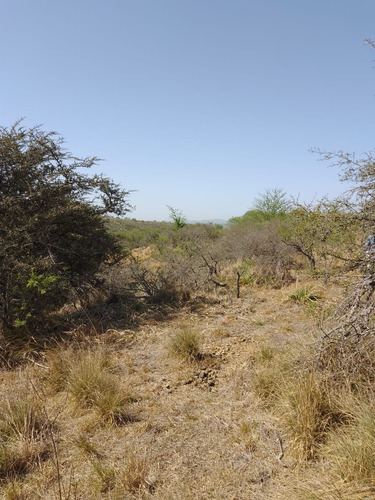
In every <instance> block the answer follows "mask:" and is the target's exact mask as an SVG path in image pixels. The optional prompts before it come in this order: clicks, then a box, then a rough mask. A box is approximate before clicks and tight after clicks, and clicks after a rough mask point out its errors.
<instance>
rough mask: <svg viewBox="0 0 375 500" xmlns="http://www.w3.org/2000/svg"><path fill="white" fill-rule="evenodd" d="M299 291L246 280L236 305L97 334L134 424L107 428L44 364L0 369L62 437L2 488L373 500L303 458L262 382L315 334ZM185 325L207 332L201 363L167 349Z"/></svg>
mask: <svg viewBox="0 0 375 500" xmlns="http://www.w3.org/2000/svg"><path fill="white" fill-rule="evenodd" d="M314 287H315V289H317V291H318V292H319V294H320V295H321V297H322V303H323V304H324V305H325V306H327V305H329V304H330V300H332V297H333V298H335V299H338V292H337V288H335V287H333V285H332V287H331V288H330V287H325V288H323V287H322V286H320V287H319V285H316V284H314ZM319 288H320V289H319ZM295 289H296V285H295V284H294V285H291V286H289V287H285V288H283V289H280V290H271V289H252V288H249V289H247V290H243V297H242V298H240V299H233V301H232V302H231V301H229V300H228V299H227V298H226V297H225V295H223V296H222V297H221V298H220V301H216V303H211V304H210V303H206V304H205V303H202V304H201V305H200V306H195V307H186V308H185V309H184V310H182V311H179V312H173V313H171V314H170V315H168V317H166V318H165V319H164V320H163V319H161V320H160V321H156V320H154V321H153V322H150V321H148V322H145V324H144V325H143V326H141V327H139V328H138V329H137V330H135V331H130V330H128V331H124V332H116V331H112V332H109V333H108V334H107V335H104V336H101V337H98V338H96V339H95V340H94V341H93V342H92V343H94V344H95V343H97V344H98V345H100V346H104V347H103V348H105V349H108V350H110V352H111V356H112V357H113V358H114V360H115V361H114V367H115V368H114V371H115V374H116V376H117V377H118V378H119V379H120V381H121V384H122V385H123V387H124V391H130V393H131V395H132V399H131V403H130V404H129V421H128V422H126V423H123V424H122V425H117V426H116V425H104V424H103V423H102V422H100V421H99V420H98V419H97V418H96V417H95V415H94V413H93V412H92V411H90V410H87V409H82V408H79V407H77V405H75V404H74V403H73V402H72V401H71V399H70V397H69V395H67V394H66V393H65V392H60V393H57V394H55V393H52V392H51V393H50V392H49V390H48V384H47V382H48V381H47V380H46V377H47V378H48V363H47V364H46V366H45V367H44V366H39V365H33V366H28V367H27V368H24V367H23V368H21V369H18V370H17V371H14V370H13V371H3V372H1V375H0V390H1V393H2V396H3V397H4V398H6V397H8V396H10V395H11V394H14V393H17V391H20V393H21V392H22V391H25V390H26V391H28V392H29V393H31V394H33V397H34V398H36V399H38V398H39V399H40V400H43V404H44V406H45V409H46V411H47V412H48V416H49V419H50V420H53V421H54V424H55V427H54V430H53V433H54V439H55V442H56V446H57V454H55V456H54V455H53V454H50V455H49V456H47V457H46V458H44V459H40V460H39V463H38V464H36V465H35V467H34V468H33V469H32V470H31V471H29V472H28V473H27V474H25V475H24V476H21V477H19V478H16V479H15V480H14V483H13V486H12V485H7V486H6V485H4V487H3V493H2V498H6V499H7V500H16V499H25V498H27V499H41V498H43V499H51V500H52V499H57V498H64V499H65V500H68V499H74V498H76V499H82V500H83V499H88V500H90V499H120V498H121V499H155V500H169V499H170V500H180V499H181V500H189V499H191V500H193V499H194V500H197V499H199V500H204V499H207V500H208V499H218V500H219V499H222V500H230V499H232V500H250V499H253V500H266V499H291V500H293V499H302V498H305V499H307V498H310V499H312V498H315V499H318V498H321V499H323V498H332V499H333V498H337V499H340V498H341V499H349V498H375V495H373V494H372V493H371V492H370V493H368V496H366V495H367V493H366V492H362V493H358V492H350V491H348V492H347V494H345V493H342V489H341V490H340V491H339V492H336V493H335V491H336V490H335V488H336V487H335V486H334V485H332V484H331V485H330V484H328V483H324V467H322V465H321V464H316V465H310V466H309V467H308V468H307V469H301V468H299V467H296V464H295V461H294V459H293V457H292V455H291V454H290V453H289V448H290V442H289V440H290V438H289V436H288V433H287V431H286V428H285V426H284V424H283V422H282V418H281V415H280V413H279V411H278V410H277V409H276V408H275V407H272V406H271V405H269V404H267V400H265V399H264V398H262V397H261V396H260V395H259V388H258V390H257V386H256V384H255V380H258V379H257V378H256V374H257V369H258V367H259V366H260V365H261V364H262V363H263V362H267V363H268V364H269V365H270V366H272V364H273V363H275V364H276V363H280V360H282V359H288V360H289V362H290V360H291V359H293V358H297V357H299V356H301V354H306V352H307V351H308V350H309V349H310V348H311V345H312V344H313V342H314V340H315V339H316V335H317V334H316V315H312V314H309V313H308V310H307V308H306V307H305V306H303V305H301V304H299V303H294V302H292V301H290V300H289V297H290V295H291V294H292V293H293V291H295ZM181 327H185V328H187V329H191V330H195V331H196V332H197V333H198V334H199V335H200V337H201V340H202V346H201V351H200V352H201V356H200V357H199V359H198V360H190V361H187V360H181V359H178V358H175V357H174V356H173V355H172V354H171V353H170V351H169V349H168V342H169V340H170V339H171V338H172V337H173V335H174V334H175V333H176V331H178V330H179V329H181ZM40 365H43V363H40ZM263 389H264V388H263ZM260 390H262V387H261V388H260ZM56 458H57V459H58V461H59V462H58V465H56ZM57 472H59V474H60V475H61V477H60V485H61V487H62V490H61V492H60V493H59V490H58V487H57V486H58V482H57V479H56V478H57ZM322 474H323V475H322ZM317 476H319V478H321V479H319V481H317V480H316V478H317ZM315 483H317V485H315ZM319 489H322V491H325V493H322V494H319V491H320V490H319ZM328 491H329V495H328V493H327V492H328ZM314 492H315V493H314ZM17 495H18V496H17ZM321 495H322V496H321ZM345 495H346V496H345ZM356 495H357V496H356ZM358 495H359V496H358ZM371 495H372V496H371Z"/></svg>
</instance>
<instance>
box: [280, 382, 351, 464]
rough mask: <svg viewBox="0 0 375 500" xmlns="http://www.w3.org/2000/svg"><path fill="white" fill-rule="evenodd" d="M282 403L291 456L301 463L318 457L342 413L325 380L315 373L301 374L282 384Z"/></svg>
mask: <svg viewBox="0 0 375 500" xmlns="http://www.w3.org/2000/svg"><path fill="white" fill-rule="evenodd" d="M281 404H282V405H283V418H284V421H285V424H286V426H287V429H288V432H289V433H290V436H291V443H290V444H291V448H292V451H293V454H294V456H295V457H296V458H297V459H298V460H299V461H302V462H303V461H306V460H313V459H315V458H317V455H318V451H319V449H320V446H321V444H322V443H323V442H324V441H325V439H326V438H327V434H328V432H329V431H330V430H331V429H332V427H333V426H334V425H335V424H336V423H337V422H338V421H339V420H340V416H341V414H340V412H339V411H338V408H337V403H336V402H335V400H334V399H333V398H332V396H331V394H330V390H329V386H328V385H327V383H326V381H325V380H322V379H321V378H320V377H319V375H318V374H316V373H314V372H310V373H306V374H303V375H302V376H300V377H299V379H297V380H295V381H290V382H289V384H287V385H286V386H285V389H284V391H283V394H282V403H281Z"/></svg>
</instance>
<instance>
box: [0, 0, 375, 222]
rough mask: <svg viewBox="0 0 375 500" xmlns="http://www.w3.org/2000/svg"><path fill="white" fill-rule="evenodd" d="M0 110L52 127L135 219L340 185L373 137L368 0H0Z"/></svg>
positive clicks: (373, 59) (335, 190)
mask: <svg viewBox="0 0 375 500" xmlns="http://www.w3.org/2000/svg"><path fill="white" fill-rule="evenodd" d="M0 7H1V9H0V61H1V64H0V77H1V78H0V82H1V83H0V90H1V92H0V125H1V126H3V127H10V126H12V125H13V124H14V123H15V122H16V121H17V120H18V119H20V118H24V120H23V125H24V126H25V127H33V126H35V125H40V126H41V128H42V129H43V130H45V131H51V130H54V131H57V132H58V133H59V134H61V136H62V137H64V139H65V141H66V148H67V149H68V150H69V151H70V152H71V153H72V154H74V155H76V156H81V157H87V156H97V157H99V158H101V159H103V161H101V162H100V164H99V165H98V166H97V167H94V169H93V172H92V173H99V172H102V173H103V174H104V175H105V176H108V177H110V178H112V179H113V180H114V181H115V182H116V183H119V184H121V186H122V187H123V188H124V189H127V190H131V191H132V193H131V194H130V196H129V201H130V203H131V204H132V205H134V206H135V209H134V210H133V211H132V212H131V213H130V214H128V216H129V217H130V218H136V219H138V220H168V218H169V210H168V208H167V205H169V206H172V207H174V208H175V209H178V210H181V211H182V212H183V214H184V215H185V216H186V217H187V219H188V220H207V219H208V220H212V219H224V220H226V219H228V218H230V217H233V216H239V215H242V214H243V213H245V212H246V211H247V210H249V209H251V208H252V204H253V202H254V199H255V198H257V197H259V195H261V194H262V193H264V192H265V191H266V190H267V189H274V188H280V189H283V190H284V191H285V192H286V193H287V194H288V195H290V196H293V197H294V198H298V199H299V200H300V201H304V202H307V203H309V202H311V201H312V200H314V199H319V198H321V197H323V196H328V197H329V198H334V197H336V196H338V195H339V194H340V193H342V192H343V191H345V190H346V189H347V188H348V186H346V185H345V184H343V183H342V182H340V180H339V170H338V168H337V167H332V166H331V167H330V166H329V163H326V162H323V161H320V160H319V155H317V154H313V153H311V149H314V148H320V149H323V150H324V149H325V150H329V151H336V150H344V151H350V152H352V151H355V152H357V153H358V154H359V155H362V154H364V153H366V152H368V151H371V150H373V148H374V136H373V124H374V116H375V50H374V49H373V48H371V47H370V46H369V45H366V44H365V43H364V40H365V39H367V38H370V39H371V38H374V39H375V1H374V0H0Z"/></svg>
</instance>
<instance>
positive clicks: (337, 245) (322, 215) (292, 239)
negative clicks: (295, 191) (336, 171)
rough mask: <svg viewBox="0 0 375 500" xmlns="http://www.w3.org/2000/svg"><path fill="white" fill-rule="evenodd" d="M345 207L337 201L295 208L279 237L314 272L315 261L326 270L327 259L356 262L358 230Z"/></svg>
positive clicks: (281, 229) (284, 222)
mask: <svg viewBox="0 0 375 500" xmlns="http://www.w3.org/2000/svg"><path fill="white" fill-rule="evenodd" d="M345 208H346V207H345V205H344V204H343V203H341V202H340V201H336V202H328V201H327V200H322V201H320V202H318V203H316V204H315V205H312V204H305V205H298V206H297V207H296V208H295V209H294V210H292V211H291V212H290V213H289V214H288V215H287V216H286V217H285V218H284V219H283V220H282V223H281V226H280V235H281V237H282V239H283V241H284V242H285V243H287V244H288V245H290V246H291V247H293V248H294V249H295V250H297V251H298V252H299V253H300V254H302V255H304V256H305V257H306V258H307V260H308V262H309V265H310V268H311V269H312V270H314V271H315V270H316V269H317V263H318V259H319V260H320V261H321V262H322V264H323V265H324V266H325V267H327V263H328V261H329V257H331V258H333V259H336V260H342V261H350V260H356V258H357V255H358V245H356V240H357V234H358V229H359V227H358V223H357V222H356V221H355V219H353V217H352V215H351V214H350V213H349V212H347V211H345ZM326 270H327V269H326Z"/></svg>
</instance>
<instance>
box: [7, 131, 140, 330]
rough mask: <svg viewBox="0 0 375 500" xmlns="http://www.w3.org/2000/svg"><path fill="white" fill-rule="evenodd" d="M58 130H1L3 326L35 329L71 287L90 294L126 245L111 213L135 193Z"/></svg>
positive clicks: (125, 208) (120, 209)
mask: <svg viewBox="0 0 375 500" xmlns="http://www.w3.org/2000/svg"><path fill="white" fill-rule="evenodd" d="M63 144H64V141H63V139H62V138H61V137H60V136H58V135H57V134H56V133H55V132H44V131H42V130H41V129H40V127H34V128H30V129H26V128H24V127H22V126H21V124H20V122H17V123H16V124H15V125H14V126H12V127H11V128H5V127H1V128H0V329H1V330H2V332H3V334H5V333H7V332H8V333H9V332H10V331H14V330H18V331H21V332H22V333H25V334H28V333H29V334H32V333H34V332H35V331H37V330H40V329H41V328H42V327H43V325H45V324H46V322H45V320H46V318H47V316H48V315H49V314H50V313H51V312H52V311H56V310H57V309H58V308H60V307H61V306H62V305H63V304H64V303H65V302H66V300H67V299H68V298H69V296H70V295H71V293H72V291H73V290H75V291H76V292H80V293H83V291H84V290H85V287H87V286H88V285H89V284H90V283H91V284H92V283H93V282H94V281H95V276H96V273H97V272H98V270H99V268H100V266H101V265H102V264H103V263H105V262H109V261H111V260H112V261H113V260H114V259H115V258H116V256H117V255H119V252H120V247H119V246H118V244H117V242H116V240H115V238H114V237H112V236H111V235H109V234H108V232H107V230H106V226H105V222H104V219H103V217H102V216H103V215H104V214H106V213H113V214H116V215H123V214H125V213H126V212H127V211H129V210H130V208H131V207H130V205H129V203H128V201H127V196H128V194H129V192H128V191H125V190H123V189H121V188H120V187H119V186H118V185H116V184H114V183H113V182H112V181H111V180H110V179H108V178H106V177H103V176H102V175H93V176H89V175H87V174H86V173H84V170H85V169H89V168H90V167H92V166H93V165H95V164H96V163H97V162H98V159H97V158H95V157H88V158H77V157H74V156H73V155H71V154H70V153H69V152H68V151H66V150H65V149H64V147H63Z"/></svg>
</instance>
